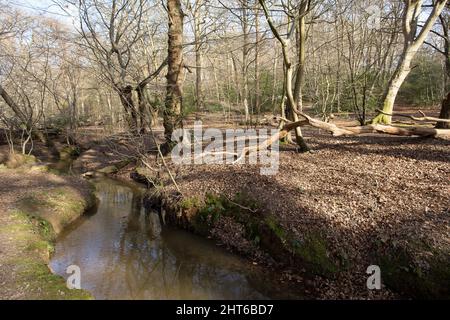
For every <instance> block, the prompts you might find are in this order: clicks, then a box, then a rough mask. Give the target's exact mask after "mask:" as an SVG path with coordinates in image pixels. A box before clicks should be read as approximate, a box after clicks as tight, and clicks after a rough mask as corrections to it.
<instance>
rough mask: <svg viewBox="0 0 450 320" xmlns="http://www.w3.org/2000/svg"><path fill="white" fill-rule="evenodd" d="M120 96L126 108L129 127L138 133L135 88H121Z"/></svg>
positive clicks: (134, 132)
mask: <svg viewBox="0 0 450 320" xmlns="http://www.w3.org/2000/svg"><path fill="white" fill-rule="evenodd" d="M119 96H120V102H122V105H123V107H124V109H125V116H126V119H127V122H128V127H129V128H130V131H131V132H132V133H133V134H136V133H137V131H138V120H137V119H138V117H137V112H136V107H135V105H134V101H133V88H132V87H131V86H126V87H124V88H119Z"/></svg>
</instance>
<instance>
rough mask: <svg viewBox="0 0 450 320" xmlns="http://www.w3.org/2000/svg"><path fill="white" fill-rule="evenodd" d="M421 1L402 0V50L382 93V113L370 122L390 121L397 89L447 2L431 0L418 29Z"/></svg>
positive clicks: (422, 13)
mask: <svg viewBox="0 0 450 320" xmlns="http://www.w3.org/2000/svg"><path fill="white" fill-rule="evenodd" d="M423 2H424V1H423V0H404V10H403V18H402V19H403V38H404V44H403V51H402V54H401V56H400V60H399V62H398V64H397V67H396V69H395V72H394V73H393V75H392V77H391V79H390V81H389V85H388V87H387V89H386V92H385V94H384V99H383V100H384V101H383V112H384V113H380V114H379V115H378V116H376V117H375V118H374V119H373V120H372V123H387V124H389V123H391V120H392V117H391V116H389V114H391V113H392V112H393V110H394V103H395V98H396V97H397V94H398V91H399V90H400V87H401V85H402V84H403V82H404V81H405V79H406V77H407V76H408V74H409V73H410V71H411V62H412V60H413V58H414V56H415V55H416V53H417V51H418V50H419V48H420V47H421V46H422V44H423V43H424V41H425V40H426V38H427V36H428V34H429V32H430V30H431V29H432V27H433V25H434V23H435V22H436V20H437V19H438V17H439V15H440V14H441V12H442V10H443V9H444V7H445V5H446V4H447V0H436V1H432V4H431V5H429V7H431V12H430V13H429V14H428V16H427V18H426V22H425V24H424V25H423V27H422V29H421V30H420V31H418V25H419V19H420V18H421V16H422V15H425V13H424V11H423V10H422V5H423ZM417 33H418V34H417Z"/></svg>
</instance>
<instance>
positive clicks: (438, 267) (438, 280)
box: [377, 239, 450, 300]
mask: <svg viewBox="0 0 450 320" xmlns="http://www.w3.org/2000/svg"><path fill="white" fill-rule="evenodd" d="M424 251H425V252H427V253H428V254H427V255H426V256H425V257H422V259H421V263H420V265H419V264H418V261H416V259H414V253H417V252H424ZM377 260H378V264H379V266H380V268H381V270H382V272H383V273H382V276H383V281H384V283H385V284H386V285H388V286H389V287H391V288H394V289H395V290H396V291H398V292H402V293H408V294H410V295H412V296H413V297H414V298H418V299H446V300H448V299H450V252H442V251H440V250H436V249H434V248H432V247H430V246H428V245H427V244H426V243H424V242H423V241H420V240H415V239H410V241H408V242H407V245H403V246H393V245H389V244H388V245H387V246H380V247H379V248H377Z"/></svg>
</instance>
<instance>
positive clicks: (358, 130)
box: [296, 111, 450, 139]
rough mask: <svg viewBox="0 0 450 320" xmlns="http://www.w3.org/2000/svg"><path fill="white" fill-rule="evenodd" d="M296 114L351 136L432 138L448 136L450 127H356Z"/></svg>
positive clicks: (340, 134)
mask: <svg viewBox="0 0 450 320" xmlns="http://www.w3.org/2000/svg"><path fill="white" fill-rule="evenodd" d="M296 112H297V114H298V115H300V116H302V117H303V118H305V119H306V121H307V123H308V125H310V126H312V127H315V128H319V129H322V130H325V131H329V132H331V133H332V135H333V136H335V137H339V136H352V135H359V134H367V133H385V134H391V135H396V136H419V137H433V138H443V139H448V138H450V129H435V128H427V127H409V128H402V127H395V126H392V125H381V124H369V125H366V126H356V127H338V126H337V125H335V124H333V123H328V122H324V121H320V120H317V119H314V118H312V117H310V116H308V115H307V114H305V113H303V112H300V111H296Z"/></svg>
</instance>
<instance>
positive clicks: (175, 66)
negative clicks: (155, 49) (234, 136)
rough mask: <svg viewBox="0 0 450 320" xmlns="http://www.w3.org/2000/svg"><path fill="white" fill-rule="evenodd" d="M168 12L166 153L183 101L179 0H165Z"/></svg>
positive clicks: (165, 109) (179, 117)
mask: <svg viewBox="0 0 450 320" xmlns="http://www.w3.org/2000/svg"><path fill="white" fill-rule="evenodd" d="M167 11H168V14H169V41H168V71H167V76H166V78H167V88H166V102H165V108H164V123H163V125H164V136H165V140H166V142H165V144H164V145H163V148H162V151H163V153H165V154H167V153H168V152H170V150H171V149H172V147H173V146H172V133H173V131H174V130H175V129H176V128H177V127H178V126H179V125H180V123H181V110H182V103H183V98H182V97H183V93H182V81H181V80H182V79H181V77H180V75H181V71H182V65H183V17H184V14H183V12H182V10H181V3H180V0H167Z"/></svg>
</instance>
